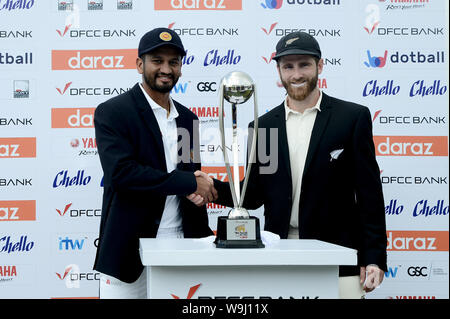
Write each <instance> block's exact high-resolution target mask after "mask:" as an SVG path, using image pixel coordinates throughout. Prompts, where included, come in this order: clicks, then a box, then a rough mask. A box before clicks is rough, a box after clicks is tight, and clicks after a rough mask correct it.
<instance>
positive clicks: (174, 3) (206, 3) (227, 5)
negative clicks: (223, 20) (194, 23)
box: [155, 0, 242, 10]
mask: <svg viewBox="0 0 450 319" xmlns="http://www.w3.org/2000/svg"><path fill="white" fill-rule="evenodd" d="M155 10H242V0H155Z"/></svg>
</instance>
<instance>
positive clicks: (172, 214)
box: [139, 84, 181, 228]
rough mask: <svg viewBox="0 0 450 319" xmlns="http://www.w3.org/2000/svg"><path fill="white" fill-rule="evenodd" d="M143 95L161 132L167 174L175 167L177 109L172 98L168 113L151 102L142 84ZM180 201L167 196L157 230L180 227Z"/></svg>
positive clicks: (176, 153)
mask: <svg viewBox="0 0 450 319" xmlns="http://www.w3.org/2000/svg"><path fill="white" fill-rule="evenodd" d="M139 87H140V88H141V89H142V92H143V93H144V96H145V98H146V99H147V101H148V104H150V107H151V108H152V110H153V113H154V114H155V117H156V121H157V122H158V126H159V129H160V131H161V136H162V141H163V145H164V156H165V158H166V166H167V173H170V172H172V171H173V170H174V169H175V168H176V167H177V159H178V131H177V123H176V121H175V119H176V118H177V117H178V112H177V109H176V108H175V105H174V104H173V101H172V98H170V97H169V102H170V113H169V115H168V116H167V111H166V109H164V108H163V107H162V106H161V105H159V104H158V103H156V102H155V101H153V99H152V98H151V97H150V96H149V95H148V94H147V92H145V90H144V88H143V87H142V84H140V85H139ZM179 205H180V199H179V198H178V197H177V195H169V196H167V198H166V203H165V205H164V211H163V214H162V217H161V222H160V224H159V228H174V227H180V226H181V214H180V209H179Z"/></svg>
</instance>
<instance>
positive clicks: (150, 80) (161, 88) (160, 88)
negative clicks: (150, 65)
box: [143, 72, 179, 93]
mask: <svg viewBox="0 0 450 319" xmlns="http://www.w3.org/2000/svg"><path fill="white" fill-rule="evenodd" d="M143 76H144V81H145V83H147V85H148V86H149V87H150V88H151V89H152V90H154V91H157V92H160V93H168V92H170V91H171V90H172V89H173V87H174V86H175V84H177V82H178V79H179V77H177V76H175V75H173V74H164V76H166V77H170V78H171V79H172V82H171V83H166V84H162V85H159V84H157V78H158V77H159V76H162V74H161V73H157V74H155V75H154V76H153V77H151V76H148V75H147V74H145V72H144V74H143Z"/></svg>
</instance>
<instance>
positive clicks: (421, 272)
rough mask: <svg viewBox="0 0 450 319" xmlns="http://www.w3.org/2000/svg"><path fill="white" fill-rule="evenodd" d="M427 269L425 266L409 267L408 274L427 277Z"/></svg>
mask: <svg viewBox="0 0 450 319" xmlns="http://www.w3.org/2000/svg"><path fill="white" fill-rule="evenodd" d="M427 270H428V268H427V267H409V268H408V275H410V276H411V277H427V276H428V273H427Z"/></svg>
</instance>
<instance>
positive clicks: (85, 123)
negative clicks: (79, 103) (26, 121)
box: [52, 107, 95, 128]
mask: <svg viewBox="0 0 450 319" xmlns="http://www.w3.org/2000/svg"><path fill="white" fill-rule="evenodd" d="M94 112H95V107H85V108H53V109H52V128H89V127H94Z"/></svg>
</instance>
